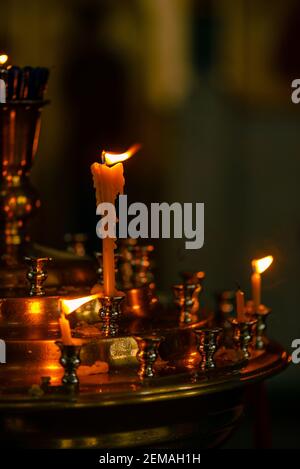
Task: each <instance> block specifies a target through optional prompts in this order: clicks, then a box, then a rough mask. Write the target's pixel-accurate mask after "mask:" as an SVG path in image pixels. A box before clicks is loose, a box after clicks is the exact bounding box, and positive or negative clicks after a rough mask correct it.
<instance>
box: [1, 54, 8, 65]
mask: <svg viewBox="0 0 300 469" xmlns="http://www.w3.org/2000/svg"><path fill="white" fill-rule="evenodd" d="M7 61H8V55H6V54H1V55H0V65H4V64H5V63H6V62H7Z"/></svg>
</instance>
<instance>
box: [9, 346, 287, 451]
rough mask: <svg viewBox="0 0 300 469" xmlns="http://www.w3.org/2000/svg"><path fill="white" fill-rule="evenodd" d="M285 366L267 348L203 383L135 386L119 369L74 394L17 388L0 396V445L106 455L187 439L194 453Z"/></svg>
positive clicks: (170, 380)
mask: <svg viewBox="0 0 300 469" xmlns="http://www.w3.org/2000/svg"><path fill="white" fill-rule="evenodd" d="M288 362H289V357H288V355H287V353H286V352H285V351H284V350H283V349H282V348H281V347H280V346H279V345H277V344H276V343H274V342H270V343H269V344H268V345H267V347H266V350H265V351H264V352H257V354H256V356H255V357H254V358H252V359H251V360H250V361H249V362H248V364H247V365H246V366H243V367H242V368H241V369H233V370H232V371H228V368H226V367H225V368H224V371H222V369H223V368H222V367H221V368H218V366H217V367H216V368H215V370H212V371H210V372H209V379H207V377H208V375H207V373H206V372H198V373H196V374H195V373H194V372H190V371H187V372H185V373H182V372H180V373H178V372H177V373H176V372H175V373H172V374H171V375H168V374H167V372H166V373H165V374H160V373H158V375H157V377H156V378H155V377H154V378H152V379H151V380H150V381H148V380H145V381H140V380H139V379H138V378H137V377H136V374H135V371H134V370H132V371H130V370H127V372H126V373H125V372H124V373H122V374H121V375H120V373H118V372H117V371H116V372H115V373H112V372H111V373H109V374H108V375H107V374H103V375H98V376H94V381H90V384H87V381H86V383H85V382H84V380H85V379H86V380H87V378H82V379H81V389H80V394H78V395H70V396H68V395H53V394H51V395H47V394H45V395H44V396H40V397H33V396H31V395H30V394H28V393H26V391H25V392H24V391H22V389H20V390H19V391H18V390H17V389H16V390H15V391H10V393H9V394H7V393H6V394H4V393H3V390H2V391H0V430H1V433H2V435H3V440H2V441H3V442H6V444H7V445H13V446H14V447H18V446H19V447H51V448H105V447H107V446H109V447H111V448H113V447H127V446H140V445H144V446H147V445H150V444H151V445H162V444H168V445H169V444H171V443H172V442H176V441H177V440H179V439H180V440H187V444H188V441H189V440H188V439H190V438H192V437H195V438H197V442H198V445H199V448H203V447H213V446H216V445H219V444H220V443H221V442H222V441H223V440H224V439H225V438H226V437H228V435H229V434H230V432H231V431H232V430H233V429H234V428H236V427H237V425H238V424H239V421H240V418H241V415H242V413H243V408H244V391H245V389H246V387H247V386H249V385H253V384H254V383H256V382H259V381H261V380H263V379H266V378H267V377H269V376H272V375H274V374H276V373H278V372H279V371H281V370H282V369H284V368H285V367H286V366H287V364H288ZM79 369H80V368H79ZM160 369H161V370H162V369H164V366H163V364H161V365H160ZM197 369H198V368H197ZM89 379H90V380H91V377H90V378H89ZM0 389H1V388H0ZM57 422H63V425H57Z"/></svg>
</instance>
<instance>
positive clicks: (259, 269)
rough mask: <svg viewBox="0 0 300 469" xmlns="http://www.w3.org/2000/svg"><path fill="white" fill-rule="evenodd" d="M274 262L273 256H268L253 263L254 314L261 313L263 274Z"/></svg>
mask: <svg viewBox="0 0 300 469" xmlns="http://www.w3.org/2000/svg"><path fill="white" fill-rule="evenodd" d="M272 262H273V256H266V257H263V258H262V259H254V260H253V261H252V269H253V274H252V276H251V284H252V299H253V308H254V312H255V313H257V312H258V311H259V307H260V304H261V274H262V273H263V272H264V271H265V270H266V269H268V267H270V265H271V264H272Z"/></svg>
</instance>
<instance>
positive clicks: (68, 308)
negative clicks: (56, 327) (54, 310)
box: [61, 293, 100, 315]
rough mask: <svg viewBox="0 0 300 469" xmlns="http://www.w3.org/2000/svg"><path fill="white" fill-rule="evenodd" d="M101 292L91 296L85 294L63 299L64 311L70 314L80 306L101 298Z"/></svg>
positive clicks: (62, 306)
mask: <svg viewBox="0 0 300 469" xmlns="http://www.w3.org/2000/svg"><path fill="white" fill-rule="evenodd" d="M99 296H100V295H99V293H97V294H95V295H90V296H83V297H82V298H74V299H73V300H61V308H62V311H63V312H64V313H65V314H66V315H68V314H71V313H72V312H73V311H75V310H76V309H77V308H79V307H80V306H82V305H84V304H85V303H88V302H89V301H92V300H95V299H96V298H99Z"/></svg>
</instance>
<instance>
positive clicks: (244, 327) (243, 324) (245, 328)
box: [230, 318, 257, 360]
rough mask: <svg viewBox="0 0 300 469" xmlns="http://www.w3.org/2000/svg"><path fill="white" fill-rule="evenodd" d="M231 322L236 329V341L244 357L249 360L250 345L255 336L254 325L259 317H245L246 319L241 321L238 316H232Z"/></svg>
mask: <svg viewBox="0 0 300 469" xmlns="http://www.w3.org/2000/svg"><path fill="white" fill-rule="evenodd" d="M230 322H231V324H232V326H233V329H234V341H235V342H236V344H237V345H238V347H239V349H240V350H241V352H242V354H243V358H244V359H246V360H249V358H250V345H251V342H252V339H253V337H254V326H255V325H256V324H257V319H251V318H249V319H248V318H245V320H243V321H239V320H237V319H236V318H231V319H230Z"/></svg>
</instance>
